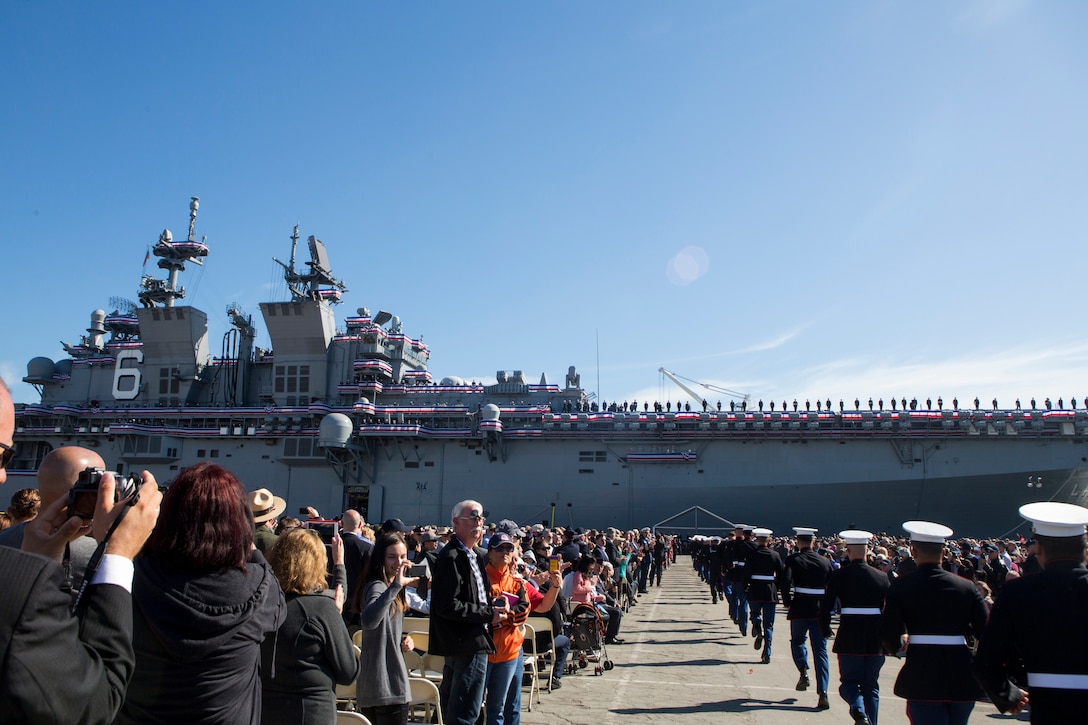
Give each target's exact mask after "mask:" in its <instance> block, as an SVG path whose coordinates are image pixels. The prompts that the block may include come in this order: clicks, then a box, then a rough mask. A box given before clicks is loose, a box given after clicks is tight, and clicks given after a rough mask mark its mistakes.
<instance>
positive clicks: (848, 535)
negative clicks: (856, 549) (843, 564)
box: [839, 529, 873, 546]
mask: <svg viewBox="0 0 1088 725" xmlns="http://www.w3.org/2000/svg"><path fill="white" fill-rule="evenodd" d="M839 537H840V538H841V539H842V540H843V541H845V542H846V545H847V546H864V545H866V544H868V543H869V539H871V538H873V535H872V533H870V532H868V531H862V530H861V529H847V530H846V531H840V532H839Z"/></svg>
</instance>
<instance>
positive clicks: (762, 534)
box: [752, 528, 774, 539]
mask: <svg viewBox="0 0 1088 725" xmlns="http://www.w3.org/2000/svg"><path fill="white" fill-rule="evenodd" d="M773 533H774V532H773V531H771V530H770V529H762V528H761V529H753V530H752V534H754V535H755V537H756V538H757V539H769V538H771V534H773Z"/></svg>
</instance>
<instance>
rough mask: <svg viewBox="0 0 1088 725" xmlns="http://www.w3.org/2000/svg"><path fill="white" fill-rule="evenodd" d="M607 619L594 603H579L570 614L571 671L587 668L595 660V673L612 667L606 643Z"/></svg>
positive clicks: (598, 673)
mask: <svg viewBox="0 0 1088 725" xmlns="http://www.w3.org/2000/svg"><path fill="white" fill-rule="evenodd" d="M606 624H607V620H606V619H605V617H604V615H602V614H601V612H600V610H598V609H597V607H595V606H593V605H592V604H579V605H578V606H577V607H575V608H574V611H573V612H571V615H570V648H571V654H572V655H573V657H572V658H571V664H570V665H569V667H570V669H571V671H572V672H573V671H574V670H575V669H585V668H586V667H588V666H589V663H590V662H594V663H595V664H594V666H593V674H594V675H600V674H602V673H604V672H606V671H608V670H611V669H612V660H610V659H608V650H607V649H606V647H605V643H604V633H605V626H606Z"/></svg>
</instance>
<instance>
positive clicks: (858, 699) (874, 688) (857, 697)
mask: <svg viewBox="0 0 1088 725" xmlns="http://www.w3.org/2000/svg"><path fill="white" fill-rule="evenodd" d="M883 666H884V656H883V655H839V696H840V697H842V699H844V700H846V704H847V705H849V706H850V711H851V713H853V712H864V713H865V714H866V715H868V716H869V722H871V723H872V724H873V725H876V716H877V712H878V711H879V709H880V668H881V667H883Z"/></svg>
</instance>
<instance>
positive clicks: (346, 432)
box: [317, 413, 355, 448]
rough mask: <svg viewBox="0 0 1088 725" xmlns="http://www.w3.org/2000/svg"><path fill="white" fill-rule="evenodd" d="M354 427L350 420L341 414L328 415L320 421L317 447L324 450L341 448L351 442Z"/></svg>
mask: <svg viewBox="0 0 1088 725" xmlns="http://www.w3.org/2000/svg"><path fill="white" fill-rule="evenodd" d="M354 427H355V426H354V425H352V422H351V418H349V417H347V416H346V415H344V414H343V413H330V414H329V415H326V416H325V417H324V418H322V419H321V428H320V431H319V433H318V438H317V442H318V445H320V446H323V447H325V448H343V447H344V446H346V445H347V442H348V441H350V440H351V434H352V432H353V429H354Z"/></svg>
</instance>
